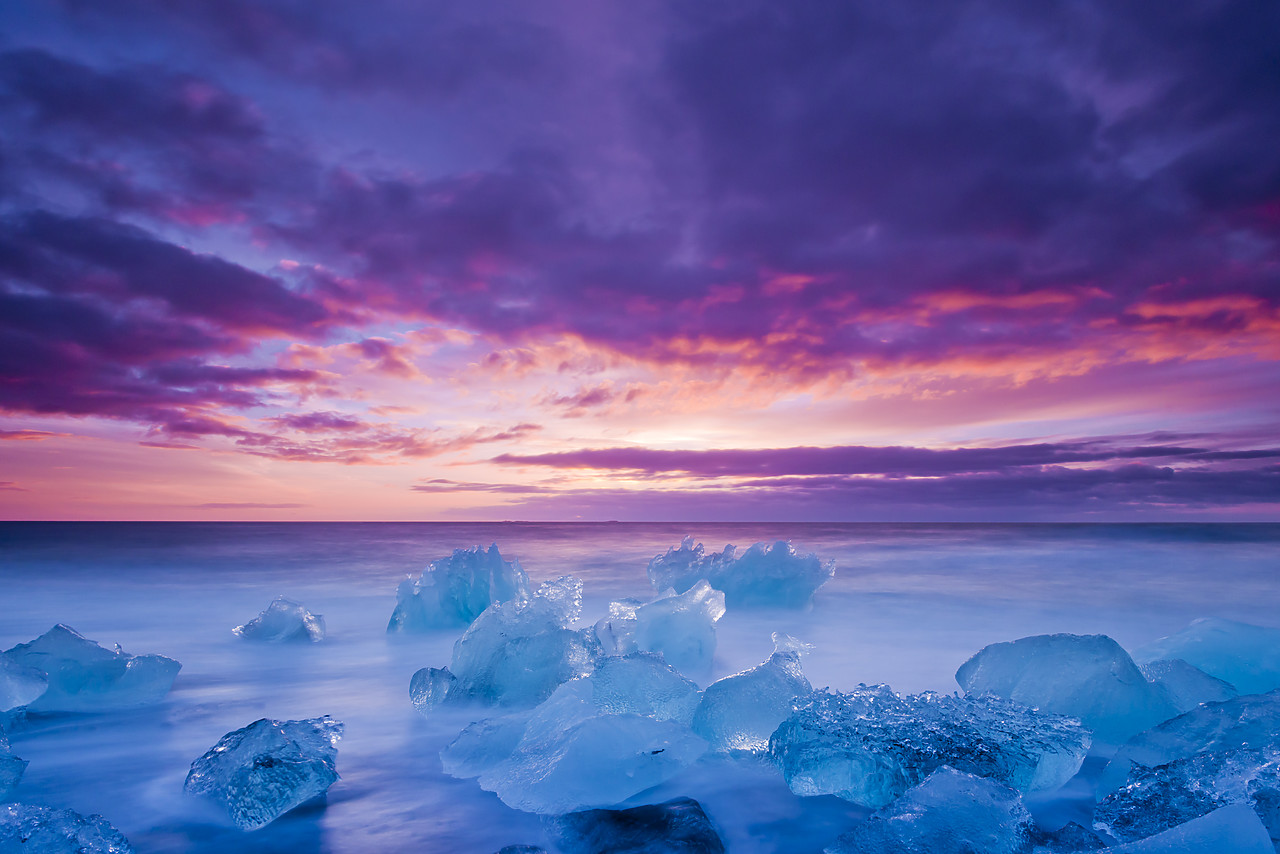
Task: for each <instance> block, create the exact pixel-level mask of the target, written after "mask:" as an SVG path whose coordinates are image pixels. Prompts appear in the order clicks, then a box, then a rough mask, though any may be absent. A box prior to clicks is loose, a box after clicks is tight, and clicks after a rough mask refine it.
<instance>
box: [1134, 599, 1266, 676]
mask: <svg viewBox="0 0 1280 854" xmlns="http://www.w3.org/2000/svg"><path fill="white" fill-rule="evenodd" d="M1133 658H1134V660H1135V661H1137V662H1139V663H1143V664H1145V663H1146V662H1149V661H1159V660H1161V659H1170V658H1180V659H1182V660H1183V661H1185V662H1187V663H1188V664H1192V665H1194V666H1196V667H1198V668H1200V669H1201V670H1203V671H1204V672H1205V673H1208V674H1209V675H1210V676H1216V677H1218V678H1219V679H1222V680H1224V681H1226V682H1230V683H1231V684H1232V685H1233V686H1235V688H1236V690H1237V691H1239V692H1240V693H1241V694H1262V693H1265V692H1267V691H1272V690H1275V689H1276V688H1280V629H1273V628H1267V627H1264V626H1253V625H1250V624H1248V623H1237V622H1235V621H1234V620H1223V619H1219V618H1217V617H1207V618H1203V619H1199V620H1196V621H1194V622H1193V623H1191V625H1189V626H1187V627H1186V628H1185V629H1183V630H1182V631H1180V632H1178V633H1176V634H1173V635H1170V636H1169V637H1167V638H1161V639H1160V640H1157V641H1154V642H1152V643H1149V644H1147V645H1146V646H1143V647H1139V648H1138V649H1136V650H1134V653H1133Z"/></svg>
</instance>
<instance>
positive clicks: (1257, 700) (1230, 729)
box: [1097, 691, 1280, 800]
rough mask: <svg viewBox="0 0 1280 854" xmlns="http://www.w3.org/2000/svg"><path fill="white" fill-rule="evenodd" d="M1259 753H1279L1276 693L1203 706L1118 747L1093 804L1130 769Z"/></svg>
mask: <svg viewBox="0 0 1280 854" xmlns="http://www.w3.org/2000/svg"><path fill="white" fill-rule="evenodd" d="M1264 748H1270V749H1280V691H1272V692H1271V693H1269V694H1250V695H1246V696H1243V697H1236V698H1234V699H1231V700H1224V701H1222V702H1218V703H1205V704H1204V705H1201V706H1197V707H1195V708H1193V709H1191V710H1190V711H1187V712H1184V713H1183V714H1181V715H1178V716H1177V717H1175V718H1173V719H1171V720H1167V721H1165V722H1163V723H1161V724H1160V725H1159V726H1156V727H1153V728H1152V729H1149V730H1147V731H1146V732H1142V733H1139V734H1138V735H1136V736H1134V737H1133V738H1132V739H1130V740H1129V741H1128V742H1126V743H1125V744H1123V745H1121V747H1120V749H1119V750H1117V751H1116V753H1115V755H1114V756H1113V757H1112V758H1111V761H1110V762H1109V763H1108V764H1107V767H1106V768H1105V769H1104V770H1103V772H1102V775H1101V776H1100V777H1099V779H1098V788H1097V793H1098V800H1102V798H1104V797H1106V796H1107V795H1109V794H1110V793H1111V792H1113V791H1115V790H1116V789H1118V788H1120V787H1121V786H1123V785H1124V784H1125V780H1126V778H1127V777H1128V775H1129V772H1130V770H1131V768H1132V767H1133V766H1145V767H1147V768H1155V767H1157V766H1160V765H1167V764H1169V763H1171V762H1176V761H1178V760H1181V759H1187V758H1190V757H1192V756H1195V755H1197V754H1201V753H1222V752H1225V751H1231V750H1261V749H1264Z"/></svg>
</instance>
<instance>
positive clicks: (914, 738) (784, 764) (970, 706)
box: [769, 685, 1090, 809]
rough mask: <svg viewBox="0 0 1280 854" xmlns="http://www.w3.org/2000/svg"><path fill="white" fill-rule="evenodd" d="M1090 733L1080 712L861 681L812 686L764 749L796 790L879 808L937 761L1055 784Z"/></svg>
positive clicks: (1027, 787) (1033, 784)
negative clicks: (843, 688) (847, 688)
mask: <svg viewBox="0 0 1280 854" xmlns="http://www.w3.org/2000/svg"><path fill="white" fill-rule="evenodd" d="M1089 743H1090V740H1089V734H1088V732H1087V731H1085V730H1084V729H1083V728H1082V727H1081V726H1080V724H1079V722H1078V721H1076V720H1074V719H1072V718H1067V717H1062V716H1059V715H1053V714H1048V713H1045V712H1038V711H1035V710H1033V709H1029V708H1027V707H1025V706H1021V705H1019V704H1017V703H1013V702H1010V701H1008V700H1004V699H1001V698H999V697H994V696H980V697H956V696H951V695H945V694H933V693H924V694H918V695H898V694H895V693H894V692H893V690H892V689H890V688H889V686H887V685H872V686H867V685H861V686H859V687H857V688H855V689H854V690H853V691H851V692H849V693H839V692H835V693H833V692H829V691H826V690H823V691H815V692H814V693H813V694H812V695H811V697H810V699H809V700H808V701H807V702H806V703H805V704H804V705H802V706H801V707H800V708H798V709H797V710H796V711H795V712H794V713H793V714H791V716H789V717H788V718H787V719H786V720H785V721H784V722H783V723H782V724H781V725H780V726H779V727H778V729H777V730H776V731H775V732H774V733H773V735H772V736H771V737H770V739H769V752H770V754H771V755H772V756H773V757H774V759H775V761H776V762H777V763H778V764H779V766H780V767H781V769H782V774H783V777H784V778H785V779H786V781H787V784H788V785H789V786H790V787H791V790H792V791H793V792H795V793H796V794H798V795H827V794H833V795H836V796H838V797H841V798H844V799H845V800H848V801H852V802H854V803H856V804H859V805H861V806H865V807H869V808H872V809H878V808H880V807H883V806H885V805H886V804H888V803H890V802H891V801H893V800H894V799H895V798H897V797H898V796H899V795H901V794H902V793H903V792H905V791H906V790H907V789H909V788H910V787H912V786H914V785H916V784H917V783H919V782H921V781H922V780H923V779H924V778H925V777H927V776H928V775H929V774H931V773H932V772H934V771H935V770H937V769H938V768H940V767H942V766H943V765H950V766H952V767H953V768H956V769H957V770H960V771H965V772H967V773H971V774H977V775H979V776H983V777H990V778H991V779H993V780H997V781H999V782H1002V783H1005V784H1008V785H1009V786H1011V787H1013V788H1015V789H1017V790H1018V791H1021V792H1035V791H1048V790H1052V789H1056V788H1058V787H1060V786H1061V785H1062V784H1063V783H1065V782H1066V781H1067V780H1069V779H1070V778H1071V777H1072V776H1073V775H1074V774H1075V773H1076V771H1077V770H1078V769H1079V768H1080V765H1081V763H1082V762H1083V761H1084V756H1085V753H1086V751H1087V750H1088V747H1089Z"/></svg>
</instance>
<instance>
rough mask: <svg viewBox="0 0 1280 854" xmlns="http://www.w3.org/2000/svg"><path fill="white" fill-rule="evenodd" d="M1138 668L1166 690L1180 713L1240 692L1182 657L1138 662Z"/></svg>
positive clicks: (1228, 698) (1225, 698) (1165, 692)
mask: <svg viewBox="0 0 1280 854" xmlns="http://www.w3.org/2000/svg"><path fill="white" fill-rule="evenodd" d="M1138 669H1139V670H1141V671H1142V675H1143V676H1145V677H1147V679H1148V681H1150V682H1152V683H1153V684H1155V685H1156V686H1158V687H1159V688H1160V690H1162V691H1163V692H1164V694H1165V696H1166V697H1168V698H1169V702H1171V703H1173V707H1174V708H1175V709H1177V710H1178V712H1179V713H1182V712H1187V711H1190V710H1191V709H1194V708H1195V707H1196V706H1198V705H1200V704H1201V703H1217V702H1221V701H1222V700H1230V699H1231V698H1232V697H1235V696H1236V695H1237V694H1238V693H1239V692H1238V691H1236V689H1235V686H1234V685H1232V684H1231V683H1230V682H1224V681H1222V680H1221V679H1219V678H1217V677H1216V676H1210V675H1209V674H1208V673H1205V672H1204V671H1203V670H1201V669H1200V668H1199V667H1196V666H1194V665H1191V664H1188V663H1187V662H1185V661H1183V660H1182V659H1180V658H1172V659H1160V660H1159V661H1150V662H1147V663H1146V664H1140V665H1138Z"/></svg>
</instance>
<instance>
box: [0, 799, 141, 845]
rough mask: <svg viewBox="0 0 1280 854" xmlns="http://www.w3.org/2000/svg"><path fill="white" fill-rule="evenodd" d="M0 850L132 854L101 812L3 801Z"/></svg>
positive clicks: (0, 815) (121, 835) (125, 842)
mask: <svg viewBox="0 0 1280 854" xmlns="http://www.w3.org/2000/svg"><path fill="white" fill-rule="evenodd" d="M0 851H5V852H14V854H133V846H131V845H130V844H129V840H128V839H125V838H124V835H123V834H122V833H121V832H120V831H118V830H116V829H115V828H114V827H112V826H111V824H110V823H109V822H108V821H107V820H106V819H105V818H103V817H102V816H100V815H91V816H87V817H86V816H82V815H80V813H78V812H73V811H72V810H59V809H53V808H51V807H44V806H35V805H33V804H0Z"/></svg>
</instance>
